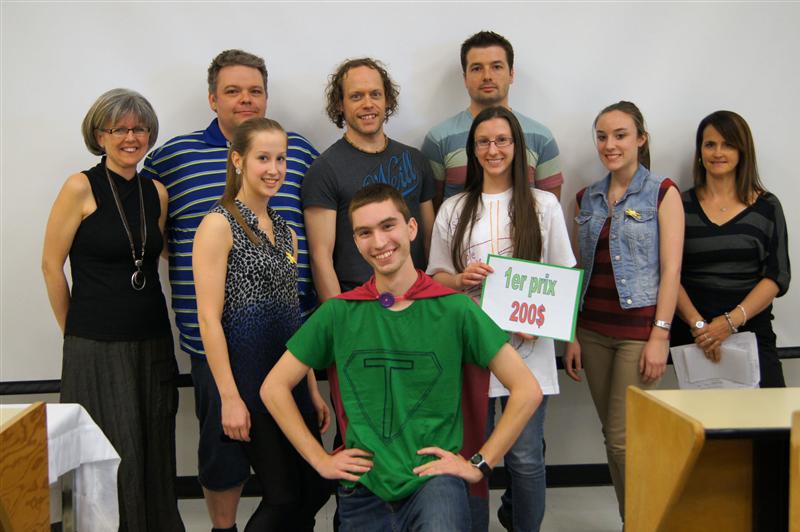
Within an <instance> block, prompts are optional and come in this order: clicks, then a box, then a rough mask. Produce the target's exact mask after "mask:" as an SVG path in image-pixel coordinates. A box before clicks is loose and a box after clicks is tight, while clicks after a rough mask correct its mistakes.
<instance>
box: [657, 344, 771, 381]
mask: <svg viewBox="0 0 800 532" xmlns="http://www.w3.org/2000/svg"><path fill="white" fill-rule="evenodd" d="M670 352H671V353H672V363H673V365H674V366H675V374H676V375H677V376H678V386H680V387H681V388H758V382H759V380H761V372H760V369H759V364H758V344H757V342H756V335H755V334H754V333H751V332H741V333H738V334H733V335H731V336H729V337H728V338H726V339H725V341H724V342H722V346H721V357H720V361H719V362H712V361H710V360H709V359H707V358H706V356H705V355H704V354H703V351H702V350H701V349H700V348H699V347H697V344H688V345H678V346H675V347H673V348H671V349H670Z"/></svg>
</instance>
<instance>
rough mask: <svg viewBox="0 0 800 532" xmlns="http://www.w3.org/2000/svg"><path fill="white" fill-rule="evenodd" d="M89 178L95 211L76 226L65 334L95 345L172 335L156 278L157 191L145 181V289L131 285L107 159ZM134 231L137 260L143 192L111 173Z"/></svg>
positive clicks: (158, 251) (131, 268)
mask: <svg viewBox="0 0 800 532" xmlns="http://www.w3.org/2000/svg"><path fill="white" fill-rule="evenodd" d="M83 173H84V174H85V175H86V177H88V178H89V184H90V185H91V187H92V194H93V195H94V200H95V202H96V203H97V210H96V211H94V212H93V213H92V214H90V215H89V216H87V217H86V218H85V219H84V220H83V221H82V222H81V224H80V225H79V226H78V230H77V231H76V232H75V238H74V239H73V241H72V247H71V248H70V251H69V262H70V269H71V270H72V296H71V299H70V305H69V311H68V312H67V322H66V326H65V331H64V334H68V335H72V336H80V337H83V338H92V339H96V340H146V339H152V338H161V337H164V336H169V335H171V334H172V332H171V329H170V325H169V317H168V315H167V305H166V302H165V300H164V294H163V293H162V291H161V282H160V280H159V277H158V259H159V256H160V254H161V249H162V247H163V243H164V241H163V238H162V236H161V230H160V229H159V227H158V218H159V216H160V215H161V204H160V202H159V199H158V191H157V190H156V187H155V185H154V184H153V182H152V181H150V180H149V179H145V178H141V179H142V194H143V197H144V211H145V219H146V223H147V244H146V247H145V252H144V261H143V267H142V271H143V272H144V274H145V278H146V279H147V282H146V284H145V287H144V288H143V289H142V290H139V291H137V290H134V289H133V287H132V286H131V275H132V274H133V272H134V271H136V268H135V267H134V265H133V259H132V258H131V249H130V243H129V241H128V236H127V234H126V232H125V228H124V226H123V225H122V220H121V219H120V215H119V212H118V211H117V207H116V205H115V204H114V196H113V194H112V192H111V187H110V186H109V184H108V179H107V177H106V171H105V157H104V158H103V160H102V161H101V162H100V164H98V165H97V166H95V167H94V168H92V169H91V170H87V171H85V172H83ZM109 175H111V179H113V180H114V183H115V184H116V185H117V190H118V191H119V196H120V201H121V203H122V207H123V209H124V211H125V215H126V216H127V218H128V224H129V227H130V228H131V233H132V236H133V243H134V247H135V249H136V256H137V258H138V257H139V254H140V253H141V235H140V228H139V187H138V185H137V184H136V180H135V179H131V180H130V181H127V180H126V179H124V178H123V177H121V176H119V175H117V174H115V173H114V172H112V171H110V170H109Z"/></svg>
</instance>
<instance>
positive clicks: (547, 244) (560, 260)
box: [428, 189, 575, 397]
mask: <svg viewBox="0 0 800 532" xmlns="http://www.w3.org/2000/svg"><path fill="white" fill-rule="evenodd" d="M531 191H532V192H533V197H534V199H535V202H536V214H538V215H539V227H540V228H541V232H542V258H541V262H545V263H547V264H554V265H557V266H567V267H570V268H571V267H573V266H575V255H573V253H572V247H571V246H570V240H569V234H568V233H567V225H566V223H565V222H564V214H563V213H562V212H561V204H560V203H559V202H558V198H556V197H555V196H554V195H553V194H551V193H550V192H545V191H543V190H538V189H531ZM464 198H465V193H461V194H457V195H455V196H453V197H451V198H448V199H447V200H445V202H444V203H442V206H441V208H440V209H439V213H438V214H437V215H436V223H435V224H434V226H433V238H432V241H431V254H430V257H429V259H428V274H429V275H434V274H436V273H438V272H447V273H452V274H455V273H458V272H456V269H455V266H454V265H453V261H452V259H451V256H450V254H451V249H452V238H453V234H454V233H455V230H456V225H457V224H458V219H459V216H460V215H461V212H462V210H463V207H464V205H463V200H464ZM510 201H511V189H508V190H506V191H505V192H501V193H499V194H482V195H481V207H480V209H479V210H478V219H477V221H476V222H475V225H474V227H473V229H472V238H471V241H470V242H469V245H468V247H467V248H466V252H465V257H464V264H469V263H472V262H476V261H483V262H486V259H487V257H488V255H489V254H490V253H491V254H494V255H504V256H507V257H510V256H512V245H513V243H512V241H511V227H510V225H511V220H510V219H509V217H508V204H509V202H510ZM465 238H466V236H465ZM467 293H468V294H469V295H470V296H471V297H472V298H473V300H475V302H476V303H477V302H478V300H479V298H480V293H481V286H480V285H478V286H477V287H474V288H473V289H471V290H469V291H467ZM509 343H510V344H511V345H512V346H513V347H514V349H516V350H517V351H518V352H519V354H520V356H521V357H522V359H523V360H524V361H525V363H526V364H527V365H528V367H529V368H530V369H531V371H532V372H533V374H534V375H535V376H536V379H537V380H538V381H539V385H540V386H541V387H542V392H543V393H544V394H545V395H554V394H557V393H558V371H557V369H556V353H555V346H554V344H553V340H552V339H551V338H539V339H537V340H536V341H533V340H526V341H523V340H522V339H521V338H520V337H519V336H516V335H513V334H512V335H511V338H510V339H509ZM504 395H508V390H507V389H506V388H505V387H504V386H503V385H502V384H500V381H498V380H497V377H495V376H494V375H492V378H491V382H490V385H489V397H500V396H504Z"/></svg>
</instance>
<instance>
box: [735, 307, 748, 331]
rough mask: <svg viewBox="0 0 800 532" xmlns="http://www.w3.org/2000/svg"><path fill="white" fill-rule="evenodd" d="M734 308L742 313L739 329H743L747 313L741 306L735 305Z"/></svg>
mask: <svg viewBox="0 0 800 532" xmlns="http://www.w3.org/2000/svg"><path fill="white" fill-rule="evenodd" d="M736 308H738V309H739V310H741V311H742V316H744V321H743V322H742V324H741V325H739V327H743V326H744V324H745V323H747V311H746V310H745V309H744V307H743V306H742V305H736Z"/></svg>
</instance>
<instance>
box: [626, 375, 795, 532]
mask: <svg viewBox="0 0 800 532" xmlns="http://www.w3.org/2000/svg"><path fill="white" fill-rule="evenodd" d="M626 408H627V418H626V422H627V443H626V445H627V447H626V464H627V467H626V472H625V485H626V498H625V526H626V530H627V531H629V532H649V531H653V532H655V531H659V532H669V531H681V532H692V531H698V532H700V531H709V530H710V531H725V532H738V531H742V532H745V531H747V532H750V531H752V530H757V529H759V528H764V527H763V526H762V525H758V523H762V522H763V519H764V518H765V517H766V518H768V519H776V518H778V517H779V515H778V514H779V513H780V512H781V511H783V510H786V506H787V505H788V472H789V466H788V441H789V426H790V422H791V416H792V412H793V411H794V410H797V409H798V408H800V388H782V389H763V390H751V389H739V390H652V391H642V390H639V389H638V388H635V387H629V388H628V396H627V407H626ZM775 449H778V451H775ZM781 449H786V453H785V456H784V453H783V452H782V451H781ZM754 450H755V452H754ZM773 459H776V460H777V461H778V464H779V465H778V466H775V465H774V464H767V463H766V462H768V461H770V460H773ZM781 460H783V462H784V464H783V465H780V464H781ZM776 469H782V470H780V471H776ZM776 477H777V480H776ZM784 486H785V488H786V489H785V490H784V489H783V487H784ZM765 487H766V488H765ZM775 492H777V493H778V494H779V497H777V499H778V500H774V499H775V498H773V499H768V498H766V497H764V498H761V496H762V495H764V494H765V493H775ZM784 493H785V494H786V497H785V498H781V497H783V495H782V494H784ZM774 504H778V505H779V506H781V507H782V510H779V511H778V512H776V511H775V510H772V509H769V508H770V505H774ZM765 508H767V509H769V512H770V514H769V515H767V514H765V513H764V512H765V511H767V510H765ZM785 513H786V514H787V515H786V516H785V517H782V518H781V519H782V522H786V521H787V520H788V510H787V511H786V512H785ZM784 530H785V528H784ZM769 532H779V531H778V530H774V529H770V531H769Z"/></svg>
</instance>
